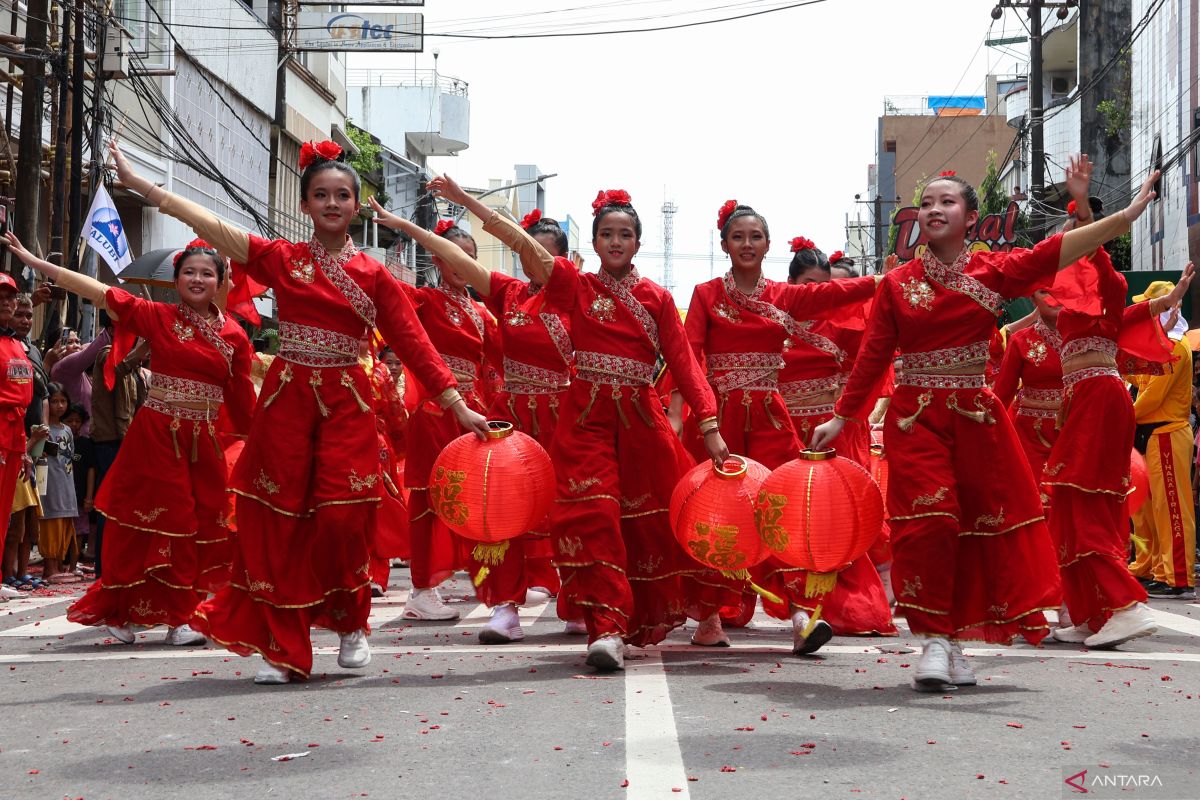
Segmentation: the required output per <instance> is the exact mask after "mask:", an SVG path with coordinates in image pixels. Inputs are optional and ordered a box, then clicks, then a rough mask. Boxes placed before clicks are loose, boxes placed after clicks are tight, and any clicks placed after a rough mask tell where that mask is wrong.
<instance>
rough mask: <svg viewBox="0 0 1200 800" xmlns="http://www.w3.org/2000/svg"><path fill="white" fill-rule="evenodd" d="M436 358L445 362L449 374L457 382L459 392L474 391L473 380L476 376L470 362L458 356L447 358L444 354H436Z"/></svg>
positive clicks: (473, 365) (473, 366)
mask: <svg viewBox="0 0 1200 800" xmlns="http://www.w3.org/2000/svg"><path fill="white" fill-rule="evenodd" d="M438 356H439V357H440V358H441V359H442V361H443V362H445V364H446V367H447V368H448V369H449V370H450V374H451V375H453V376H454V380H456V381H458V391H459V392H473V391H475V380H476V378H477V377H478V374H477V373H476V370H475V364H474V363H473V362H472V361H470V360H468V359H465V358H459V357H458V356H448V355H446V354H445V353H438Z"/></svg>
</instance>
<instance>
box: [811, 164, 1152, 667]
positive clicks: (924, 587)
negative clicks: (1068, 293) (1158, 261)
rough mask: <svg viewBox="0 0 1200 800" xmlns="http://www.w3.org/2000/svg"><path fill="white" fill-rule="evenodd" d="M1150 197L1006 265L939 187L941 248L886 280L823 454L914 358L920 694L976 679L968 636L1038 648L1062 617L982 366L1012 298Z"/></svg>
mask: <svg viewBox="0 0 1200 800" xmlns="http://www.w3.org/2000/svg"><path fill="white" fill-rule="evenodd" d="M1149 186H1150V184H1147V185H1146V186H1145V187H1144V188H1143V190H1142V192H1141V193H1140V194H1139V195H1138V197H1137V199H1136V200H1135V201H1134V202H1133V204H1132V205H1131V206H1130V207H1129V208H1127V209H1125V211H1124V212H1123V213H1122V214H1119V215H1116V216H1114V217H1112V218H1110V219H1108V220H1105V221H1104V222H1102V223H1098V224H1096V225H1092V226H1088V227H1087V228H1082V229H1079V230H1074V231H1070V232H1068V233H1066V234H1061V235H1057V236H1053V237H1051V238H1050V239H1047V240H1046V241H1044V242H1042V243H1040V244H1039V245H1038V246H1037V247H1035V248H1034V249H1033V250H1021V249H1017V250H1013V251H1011V252H1008V253H988V252H970V251H969V250H967V249H966V232H967V229H968V228H969V227H970V226H971V225H973V224H975V222H976V221H977V220H978V218H979V202H978V197H977V195H976V193H975V190H974V189H973V188H972V187H971V186H970V185H968V184H967V183H966V182H965V181H962V180H961V179H959V178H957V177H954V176H943V177H938V178H935V179H934V180H932V181H930V183H929V184H928V185H927V186H926V187H925V189H924V191H923V192H922V195H921V206H920V210H919V212H918V221H919V224H920V226H921V230H922V232H923V233H924V234H925V236H926V238H927V241H928V242H929V244H928V247H927V248H926V250H925V252H924V253H923V255H922V256H921V257H920V258H918V259H915V260H913V261H910V262H909V263H907V264H905V265H903V266H901V267H898V268H896V269H895V270H893V271H891V272H889V273H888V274H887V275H886V276H884V279H883V283H882V285H881V286H880V291H879V292H878V293H877V295H876V299H875V306H874V309H873V311H872V315H871V321H870V325H869V328H868V330H867V337H866V341H865V342H864V344H863V349H862V352H861V353H860V355H859V359H858V361H857V363H856V364H855V367H854V371H853V372H852V373H851V375H850V380H849V383H848V384H847V386H846V389H845V392H844V393H843V395H842V396H841V398H839V400H838V401H837V404H836V408H835V414H836V416H835V418H834V419H832V420H830V421H829V422H826V423H824V424H822V425H821V426H819V427H818V428H817V430H816V431H815V432H814V434H813V440H814V441H813V446H814V447H818V448H819V447H823V446H825V445H827V444H828V443H829V442H832V441H833V440H834V438H836V437H837V435H838V434H840V433H841V431H842V429H843V428H844V427H845V425H846V423H847V420H848V419H851V418H854V417H860V416H861V415H863V414H865V413H866V411H867V410H868V409H869V406H870V404H871V403H872V402H873V401H874V388H875V385H876V383H877V382H878V381H879V380H880V379H881V377H882V376H883V374H884V373H885V372H886V370H887V367H888V365H889V364H890V363H891V362H892V359H893V358H894V357H895V355H896V351H897V350H899V351H900V352H901V354H902V356H903V370H901V371H900V372H899V373H898V374H897V376H896V389H895V394H894V395H893V397H892V401H891V405H890V407H889V409H888V414H887V419H886V422H885V428H884V431H885V433H884V437H885V441H886V442H887V448H888V459H889V462H890V469H891V474H890V480H889V482H888V498H887V503H888V509H889V511H890V514H891V521H890V525H891V530H892V551H893V554H894V561H893V566H892V583H893V586H894V587H895V588H896V601H897V605H898V606H900V607H902V608H903V609H904V611H905V615H906V616H907V618H908V624H909V628H910V629H911V630H912V632H913V633H914V634H917V635H919V636H923V637H926V638H927V641H926V643H925V646H924V649H923V652H922V655H921V659H920V662H919V663H918V665H917V669H916V670H915V674H914V676H913V686H914V688H917V689H921V690H932V691H941V690H942V688H943V687H944V686H945V685H946V684H950V683H956V684H967V685H969V684H973V683H974V682H975V677H974V674H973V672H972V670H971V668H970V665H969V664H968V662H967V661H966V659H965V658H963V657H962V654H961V650H960V649H959V648H958V645H957V642H958V640H962V639H983V640H985V641H989V642H997V643H1008V642H1011V641H1012V640H1013V639H1014V638H1015V637H1016V636H1018V635H1023V636H1025V638H1026V639H1028V640H1029V641H1031V642H1035V643H1036V642H1038V641H1040V640H1041V639H1042V638H1043V637H1044V636H1045V635H1046V633H1047V632H1048V626H1047V625H1046V622H1045V618H1044V617H1043V615H1042V611H1043V610H1044V609H1049V608H1058V605H1059V602H1058V601H1059V597H1060V587H1059V579H1058V569H1057V562H1056V559H1055V554H1054V547H1053V545H1052V544H1051V540H1050V536H1049V532H1048V530H1047V528H1046V524H1045V522H1044V519H1043V515H1042V504H1041V501H1040V497H1039V493H1038V490H1037V487H1036V485H1035V483H1034V480H1033V477H1032V476H1031V475H1030V474H1029V470H1028V466H1027V464H1026V461H1025V459H1024V457H1023V455H1022V454H1021V451H1020V443H1019V442H1018V441H1017V438H1016V433H1015V432H1014V431H1013V428H1012V423H1011V422H1010V421H1009V419H1008V416H1007V414H1005V413H1004V411H1003V409H1002V408H1000V406H999V404H998V403H997V402H996V398H995V395H994V394H992V392H991V390H989V389H987V388H986V386H985V384H984V375H983V370H984V365H985V363H986V361H987V358H988V349H989V343H990V341H991V335H992V331H993V330H994V329H995V320H996V317H997V315H998V314H999V313H1000V312H1001V309H1002V304H1003V301H1004V299H1005V298H1012V297H1021V296H1028V295H1029V294H1031V293H1032V292H1034V291H1036V290H1037V289H1044V288H1048V287H1049V286H1050V285H1051V283H1052V282H1053V280H1054V278H1055V275H1056V272H1057V270H1058V269H1060V268H1062V267H1064V266H1066V265H1068V264H1071V263H1073V262H1074V261H1075V260H1076V259H1078V258H1079V257H1081V256H1082V255H1084V254H1085V253H1089V252H1091V251H1092V250H1094V249H1095V248H1096V247H1097V246H1099V245H1100V244H1101V243H1102V242H1104V241H1107V240H1108V239H1110V238H1112V237H1113V236H1115V235H1117V234H1119V233H1121V232H1122V231H1124V230H1127V229H1128V226H1129V223H1130V221H1132V220H1133V219H1136V218H1137V216H1138V215H1140V214H1141V213H1142V211H1143V210H1144V209H1145V207H1146V204H1147V203H1148V202H1149V200H1150V195H1151V192H1150V191H1149ZM997 475H1002V476H1004V480H996V476H997Z"/></svg>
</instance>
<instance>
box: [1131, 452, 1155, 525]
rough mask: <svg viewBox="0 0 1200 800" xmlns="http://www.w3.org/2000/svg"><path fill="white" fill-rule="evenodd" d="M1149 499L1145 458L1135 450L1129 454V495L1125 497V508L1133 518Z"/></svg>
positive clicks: (1148, 473) (1147, 469) (1147, 470)
mask: <svg viewBox="0 0 1200 800" xmlns="http://www.w3.org/2000/svg"><path fill="white" fill-rule="evenodd" d="M1148 499H1150V470H1149V468H1148V467H1147V466H1146V457H1145V456H1143V455H1142V454H1141V453H1139V452H1138V451H1137V450H1131V451H1130V453H1129V494H1128V495H1126V496H1125V507H1126V509H1128V511H1129V516H1131V517H1132V516H1133V515H1134V514H1136V513H1137V512H1138V510H1139V509H1141V507H1142V506H1143V505H1144V504H1145V502H1146V501H1147V500H1148Z"/></svg>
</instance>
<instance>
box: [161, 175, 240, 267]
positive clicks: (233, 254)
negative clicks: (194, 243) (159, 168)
mask: <svg viewBox="0 0 1200 800" xmlns="http://www.w3.org/2000/svg"><path fill="white" fill-rule="evenodd" d="M159 191H162V190H161V189H160V190H159ZM158 210H159V211H161V212H162V213H164V214H167V215H168V216H172V217H174V218H175V219H177V220H179V221H180V222H183V223H186V224H187V225H188V226H189V227H191V229H192V230H194V231H195V232H196V233H197V234H199V236H200V238H202V239H204V240H205V241H206V242H208V243H209V244H211V245H212V246H213V247H215V248H217V252H219V253H221V255H224V256H227V257H229V258H232V259H233V260H234V261H240V262H242V263H243V264H244V263H245V262H246V259H248V258H249V257H250V234H248V233H246V232H245V231H243V230H241V229H239V228H235V227H233V226H232V225H230V224H229V223H227V222H224V221H222V220H220V219H218V218H217V216H216V215H215V214H213V213H212V212H211V211H209V210H208V209H207V208H205V207H204V206H202V205H200V204H198V203H193V202H192V201H191V200H186V199H184V198H182V197H180V196H179V195H177V194H171V193H170V192H163V198H162V201H161V202H159V204H158Z"/></svg>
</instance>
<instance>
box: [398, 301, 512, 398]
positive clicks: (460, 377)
mask: <svg viewBox="0 0 1200 800" xmlns="http://www.w3.org/2000/svg"><path fill="white" fill-rule="evenodd" d="M404 288H405V291H406V292H407V293H408V295H409V297H411V298H412V302H413V305H414V306H415V307H416V310H417V317H418V318H419V319H420V321H421V325H422V326H423V327H424V328H425V333H426V334H428V336H429V341H430V342H432V343H433V347H434V349H435V350H436V351H437V355H438V356H439V357H440V359H441V361H442V362H443V363H444V364H445V365H446V367H448V368H449V370H450V372H451V373H452V374H453V375H454V379H455V380H456V381H458V386H459V390H460V391H462V392H463V393H464V394H465V393H468V392H472V391H478V390H481V389H482V388H483V387H482V385H477V381H479V380H481V379H482V378H483V377H484V376H483V359H484V355H485V352H486V349H487V345H488V342H489V340H488V321H487V318H486V317H487V311H486V309H484V308H483V307H482V306H481V305H480V304H479V303H477V302H475V301H474V300H472V299H471V297H470V296H469V295H468V294H467V293H466V292H465V291H455V290H454V289H451V288H450V287H448V286H437V287H434V286H423V287H421V288H420V289H414V288H412V287H410V286H408V285H404ZM493 330H494V329H493ZM405 363H407V362H405ZM417 380H418V381H419V382H420V384H421V389H422V393H421V399H422V400H428V399H429V398H430V397H433V396H436V395H437V393H438V391H439V390H438V389H437V387H436V386H428V385H427V384H426V383H425V381H424V380H422V379H421V376H420V375H419V374H418V375H417Z"/></svg>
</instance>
